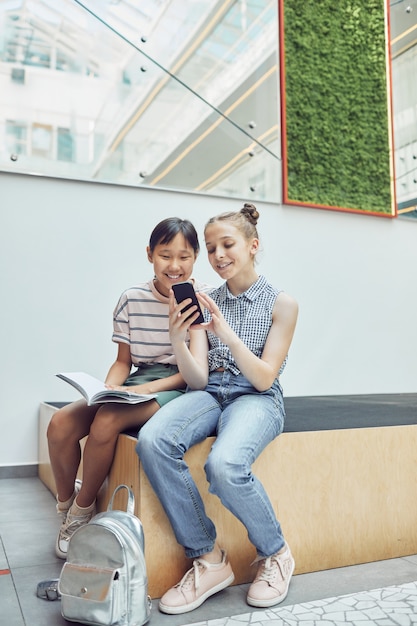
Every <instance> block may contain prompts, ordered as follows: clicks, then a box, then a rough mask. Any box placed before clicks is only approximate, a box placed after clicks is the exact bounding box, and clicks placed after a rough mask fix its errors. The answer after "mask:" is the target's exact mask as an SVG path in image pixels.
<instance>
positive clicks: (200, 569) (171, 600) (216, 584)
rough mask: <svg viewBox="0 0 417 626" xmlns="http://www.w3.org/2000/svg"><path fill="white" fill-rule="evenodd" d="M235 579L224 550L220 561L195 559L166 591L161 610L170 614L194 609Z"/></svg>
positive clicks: (161, 602)
mask: <svg viewBox="0 0 417 626" xmlns="http://www.w3.org/2000/svg"><path fill="white" fill-rule="evenodd" d="M234 579H235V575H234V574H233V571H232V568H231V565H230V563H229V561H228V560H227V555H226V552H224V550H222V560H221V562H220V563H215V564H213V563H208V562H207V561H205V560H204V559H200V558H199V559H195V560H194V562H193V566H192V568H191V569H189V570H188V572H187V573H186V574H185V575H184V576H183V578H182V579H181V581H180V582H179V583H178V585H175V587H172V588H171V589H169V590H168V591H167V592H166V593H164V595H163V596H162V598H161V599H160V601H159V610H160V611H162V613H169V614H170V615H177V614H179V613H187V612H188V611H193V610H194V609H196V608H197V607H199V606H200V605H201V604H203V602H204V601H205V600H207V598H209V597H210V596H212V595H213V594H215V593H217V592H218V591H221V590H222V589H225V587H228V586H229V585H231V584H232V582H233V581H234Z"/></svg>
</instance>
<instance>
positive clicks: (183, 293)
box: [172, 282, 204, 324]
mask: <svg viewBox="0 0 417 626" xmlns="http://www.w3.org/2000/svg"><path fill="white" fill-rule="evenodd" d="M172 289H173V291H174V295H175V300H176V301H177V303H178V304H180V303H181V302H182V301H183V300H186V299H187V298H191V300H192V302H191V303H190V304H189V305H188V306H186V307H185V309H183V313H184V311H187V310H188V309H189V308H190V306H193V304H195V305H196V307H197V310H198V311H199V313H200V315H199V316H198V317H197V319H196V320H194V322H193V324H202V323H203V322H204V317H203V313H202V311H201V307H200V303H199V301H198V300H197V296H196V295H195V291H194V287H193V285H192V284H191V283H188V282H184V283H176V284H175V285H172Z"/></svg>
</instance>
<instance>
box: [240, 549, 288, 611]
mask: <svg viewBox="0 0 417 626" xmlns="http://www.w3.org/2000/svg"><path fill="white" fill-rule="evenodd" d="M285 548H286V549H285V551H284V552H282V553H281V554H273V555H272V556H268V557H267V558H265V559H262V560H261V561H259V567H258V573H257V574H256V577H255V580H254V581H253V583H252V584H251V586H250V587H249V591H248V595H247V598H246V601H247V603H248V604H250V605H251V606H257V607H261V608H266V607H269V606H274V604H279V603H280V602H282V601H283V600H285V598H286V597H287V593H288V587H289V584H290V580H291V576H292V575H293V572H294V566H295V562H294V559H293V557H292V554H291V551H290V549H289V547H288V545H286V546H285Z"/></svg>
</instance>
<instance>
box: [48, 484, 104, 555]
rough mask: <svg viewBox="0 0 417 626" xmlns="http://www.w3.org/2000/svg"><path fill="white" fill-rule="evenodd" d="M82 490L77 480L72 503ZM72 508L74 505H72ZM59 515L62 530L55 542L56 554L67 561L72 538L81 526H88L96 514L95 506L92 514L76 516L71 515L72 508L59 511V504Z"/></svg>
mask: <svg viewBox="0 0 417 626" xmlns="http://www.w3.org/2000/svg"><path fill="white" fill-rule="evenodd" d="M80 489H81V481H80V480H76V481H75V486H74V497H73V498H72V503H73V502H74V500H75V498H76V496H77V495H78V493H79V491H80ZM71 506H72V504H71ZM57 511H58V514H59V515H60V516H61V518H62V523H61V528H60V529H59V532H58V536H57V538H56V542H55V554H56V555H57V557H58V558H59V559H66V558H67V553H68V546H69V541H70V539H71V536H72V535H73V534H74V532H75V531H76V530H77V528H80V526H84V524H88V522H89V521H90V520H91V518H92V517H93V516H94V515H95V514H96V508H95V506H94V507H93V508H92V510H91V512H90V513H86V514H85V515H74V514H73V513H71V507H70V508H69V509H66V510H65V509H64V510H63V509H59V508H58V504H57Z"/></svg>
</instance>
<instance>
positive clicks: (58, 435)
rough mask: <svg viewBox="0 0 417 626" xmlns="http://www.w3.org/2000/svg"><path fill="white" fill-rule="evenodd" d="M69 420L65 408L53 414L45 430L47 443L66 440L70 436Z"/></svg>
mask: <svg viewBox="0 0 417 626" xmlns="http://www.w3.org/2000/svg"><path fill="white" fill-rule="evenodd" d="M71 430H72V429H71V420H70V417H69V415H68V414H67V412H66V410H65V407H64V408H62V409H59V410H58V411H57V412H56V413H54V414H53V416H52V417H51V420H50V422H49V424H48V428H47V430H46V437H47V439H48V441H49V442H54V441H61V440H64V439H65V440H66V439H67V437H68V436H69V435H70V434H71Z"/></svg>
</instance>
